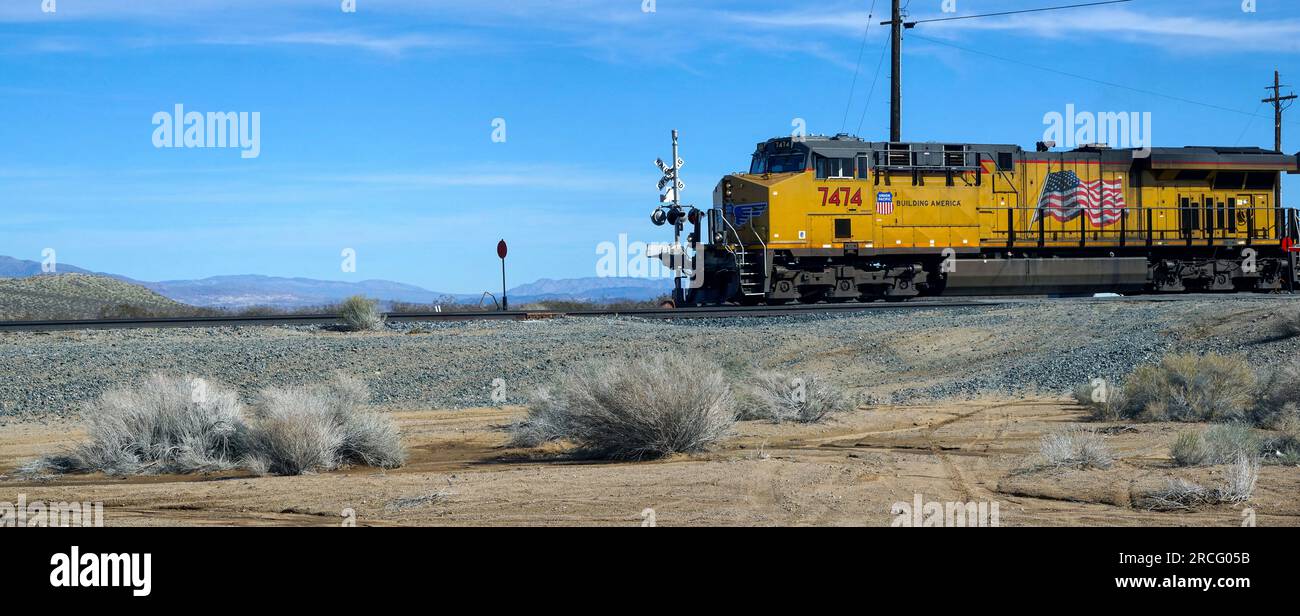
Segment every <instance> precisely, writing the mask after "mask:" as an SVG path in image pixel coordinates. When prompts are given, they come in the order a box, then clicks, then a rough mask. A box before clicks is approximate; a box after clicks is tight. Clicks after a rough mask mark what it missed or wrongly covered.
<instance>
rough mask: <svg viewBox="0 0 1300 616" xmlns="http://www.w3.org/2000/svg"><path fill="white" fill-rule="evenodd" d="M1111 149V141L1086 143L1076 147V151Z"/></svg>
mask: <svg viewBox="0 0 1300 616" xmlns="http://www.w3.org/2000/svg"><path fill="white" fill-rule="evenodd" d="M1109 149H1110V144H1109V143H1085V144H1082V145H1080V146H1079V147H1077V148H1075V149H1074V151H1075V152H1101V151H1104V150H1109Z"/></svg>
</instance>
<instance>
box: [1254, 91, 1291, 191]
mask: <svg viewBox="0 0 1300 616" xmlns="http://www.w3.org/2000/svg"><path fill="white" fill-rule="evenodd" d="M1283 87H1285V86H1283V85H1282V75H1281V73H1279V72H1278V71H1273V85H1272V86H1270V87H1267V88H1264V89H1265V90H1272V91H1273V96H1272V98H1266V99H1264V100H1263V101H1261V102H1264V103H1271V104H1272V105H1273V149H1274V150H1277V151H1278V152H1281V151H1282V112H1283V111H1286V110H1287V109H1290V108H1291V105H1293V104H1294V103H1291V102H1290V101H1293V100H1295V99H1296V95H1295V94H1290V95H1288V96H1282V88H1283ZM1284 103H1286V104H1284ZM1273 206H1274V207H1277V208H1281V207H1282V183H1281V182H1279V183H1278V185H1277V188H1276V191H1275V193H1274V195H1273ZM1279 211H1280V209H1279Z"/></svg>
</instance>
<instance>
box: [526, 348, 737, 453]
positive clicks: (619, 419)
mask: <svg viewBox="0 0 1300 616" xmlns="http://www.w3.org/2000/svg"><path fill="white" fill-rule="evenodd" d="M735 420H736V415H735V410H734V402H733V399H732V394H731V389H730V388H729V387H728V386H727V382H726V379H725V378H724V377H723V374H722V371H721V370H719V369H718V368H717V367H716V366H715V365H713V364H711V363H709V362H707V361H705V360H704V359H703V358H700V357H697V356H682V355H676V354H661V355H654V356H651V357H648V358H644V359H639V360H633V361H626V362H598V363H589V364H586V365H584V366H581V367H579V368H578V369H576V370H573V371H572V372H570V373H569V374H568V375H567V376H566V377H564V378H563V379H562V381H561V383H560V384H559V386H557V387H555V388H553V389H551V390H549V392H546V393H544V394H542V395H539V396H538V397H536V398H535V399H534V400H533V402H532V404H531V405H530V407H529V412H528V417H527V418H525V419H524V420H523V421H522V422H520V423H518V424H515V426H513V427H512V428H513V429H512V432H513V438H514V442H515V443H516V444H519V445H535V444H538V443H542V442H546V441H554V440H562V441H567V442H570V443H572V444H574V445H576V446H577V447H578V448H579V449H580V450H581V451H583V452H584V453H586V454H587V455H591V456H595V457H603V458H614V459H641V458H652V457H660V456H665V455H669V454H674V453H691V452H697V451H700V450H702V449H704V448H705V447H707V446H709V445H710V444H712V443H714V442H716V441H717V440H719V439H721V438H722V437H723V436H725V435H726V434H727V432H728V431H729V430H730V429H731V426H732V425H733V424H734V423H735Z"/></svg>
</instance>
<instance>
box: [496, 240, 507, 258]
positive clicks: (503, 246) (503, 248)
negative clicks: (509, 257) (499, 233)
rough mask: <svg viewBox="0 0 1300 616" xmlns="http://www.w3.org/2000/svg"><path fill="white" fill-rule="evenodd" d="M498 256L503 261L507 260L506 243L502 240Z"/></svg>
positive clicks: (499, 244)
mask: <svg viewBox="0 0 1300 616" xmlns="http://www.w3.org/2000/svg"><path fill="white" fill-rule="evenodd" d="M497 256H498V257H500V258H502V259H504V258H506V241H505V240H501V241H499V242H497Z"/></svg>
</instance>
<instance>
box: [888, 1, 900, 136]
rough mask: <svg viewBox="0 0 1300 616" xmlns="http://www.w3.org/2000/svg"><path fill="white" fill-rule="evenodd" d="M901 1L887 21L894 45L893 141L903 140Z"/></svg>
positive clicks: (891, 102) (891, 70)
mask: <svg viewBox="0 0 1300 616" xmlns="http://www.w3.org/2000/svg"><path fill="white" fill-rule="evenodd" d="M900 2H901V0H894V11H893V13H892V14H891V15H890V19H889V21H888V22H886V23H888V24H889V25H890V41H891V45H892V47H893V49H892V50H891V53H892V58H891V59H892V63H893V68H891V69H890V82H891V83H890V88H891V89H890V92H891V95H890V97H889V141H891V142H893V143H898V142H900V141H902V140H903V11H902V8H901V7H900V6H899V4H900Z"/></svg>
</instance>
